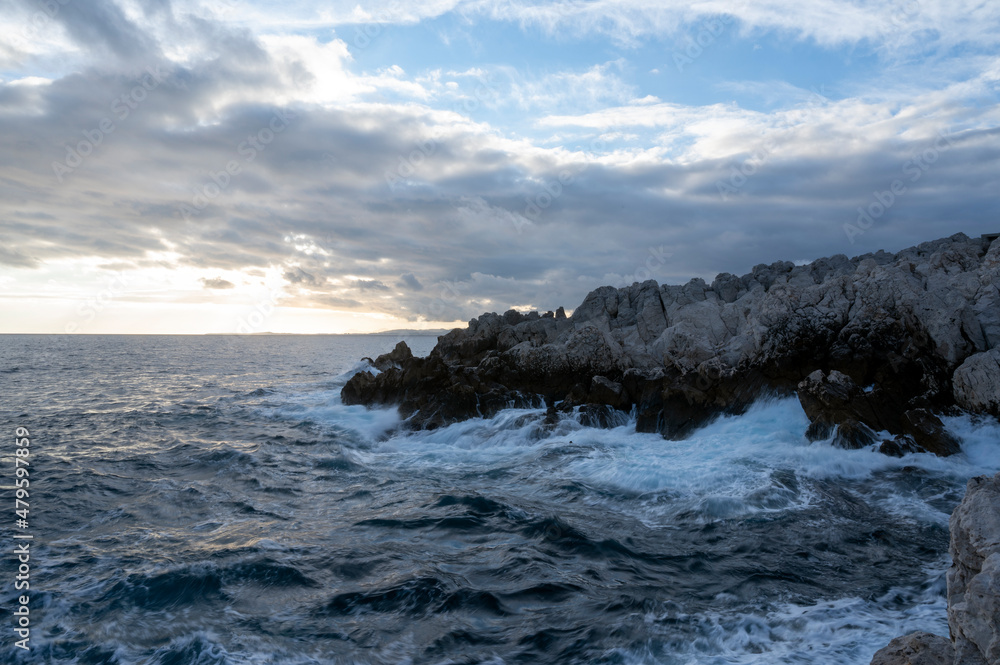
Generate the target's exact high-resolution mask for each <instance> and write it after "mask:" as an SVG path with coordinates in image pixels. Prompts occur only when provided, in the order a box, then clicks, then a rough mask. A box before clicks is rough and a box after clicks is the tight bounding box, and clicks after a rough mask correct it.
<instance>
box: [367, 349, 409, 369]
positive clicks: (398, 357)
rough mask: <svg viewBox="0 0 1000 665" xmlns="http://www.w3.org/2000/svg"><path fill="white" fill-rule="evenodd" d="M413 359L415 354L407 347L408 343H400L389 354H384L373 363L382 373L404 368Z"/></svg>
mask: <svg viewBox="0 0 1000 665" xmlns="http://www.w3.org/2000/svg"><path fill="white" fill-rule="evenodd" d="M412 357H413V352H412V351H410V347H408V346H407V345H406V342H399V343H398V344H396V348H394V349H393V350H392V351H390V352H389V353H383V354H382V355H380V356H379V357H378V358H376V359H375V361H374V362H373V363H372V364H373V365H374V366H375V367H377V368H378V369H379V370H381V371H383V372H384V371H386V370H388V369H392V368H397V369H398V368H400V367H402V366H403V363H405V362H406V361H407V360H409V359H411V358H412Z"/></svg>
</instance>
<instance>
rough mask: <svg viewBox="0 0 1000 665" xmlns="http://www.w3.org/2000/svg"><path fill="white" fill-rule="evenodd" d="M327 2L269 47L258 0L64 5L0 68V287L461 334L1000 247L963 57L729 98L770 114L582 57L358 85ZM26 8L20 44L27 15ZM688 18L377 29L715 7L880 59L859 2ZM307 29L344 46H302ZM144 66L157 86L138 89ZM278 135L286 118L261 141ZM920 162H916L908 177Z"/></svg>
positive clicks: (404, 75) (583, 6) (650, 26)
mask: <svg viewBox="0 0 1000 665" xmlns="http://www.w3.org/2000/svg"><path fill="white" fill-rule="evenodd" d="M348 4H350V6H348ZM348 4H344V5H336V6H335V7H333V8H332V9H331V10H330V11H331V12H332V13H331V14H330V15H329V16H326V17H325V18H324V17H323V16H319V15H317V14H316V13H315V12H312V10H309V11H308V12H307V11H306V10H301V11H303V12H305V13H306V14H308V15H305V14H303V15H302V16H298V17H296V15H294V11H298V10H294V7H298V5H295V6H294V7H293V8H292V9H288V10H287V11H288V12H289V13H288V14H286V15H283V17H278V18H279V19H280V20H276V21H275V23H274V25H273V26H267V27H266V29H265V27H264V26H263V24H262V23H261V21H262V20H263V18H264V17H266V16H268V15H269V14H267V13H266V11H265V8H263V7H262V6H261V5H257V4H254V3H252V2H251V3H248V4H247V5H246V6H245V7H244V6H242V5H241V8H240V16H241V21H243V23H240V24H237V23H236V22H235V21H234V22H233V23H227V22H226V21H222V20H218V19H217V18H213V17H212V16H211V15H209V14H206V12H205V11H204V10H203V9H201V8H199V7H198V6H197V5H195V4H188V3H184V2H180V1H179V0H178V1H177V2H174V3H155V4H150V3H147V4H129V5H114V4H113V3H109V2H102V3H98V4H95V5H93V6H88V7H82V6H81V9H79V10H78V11H79V12H84V13H85V14H86V15H85V16H84V15H83V14H80V15H79V16H80V17H81V20H80V24H79V25H74V26H70V25H69V23H68V21H69V20H70V18H71V14H70V13H68V12H67V14H66V15H65V16H62V17H61V18H59V22H53V23H51V24H50V28H52V30H51V31H50V33H47V34H46V35H44V36H43V37H44V39H42V40H41V41H40V42H38V43H37V44H35V45H34V46H32V45H28V44H25V43H22V42H17V43H16V45H15V46H12V47H10V48H9V49H7V51H5V52H4V53H0V58H4V59H5V60H4V62H5V63H11V64H10V65H9V66H11V67H13V69H12V70H11V71H12V72H13V73H14V76H13V77H12V78H11V79H9V80H3V81H0V116H2V120H0V265H2V266H3V268H2V272H0V278H9V279H10V280H11V282H10V283H6V282H5V288H8V289H9V288H11V285H13V288H15V289H20V290H23V291H31V292H38V293H53V292H55V291H46V289H54V287H53V286H52V285H51V284H53V283H56V282H57V281H58V275H59V274H60V273H59V270H62V269H65V267H66V266H77V267H79V266H84V267H89V266H122V267H123V269H124V267H126V266H134V270H135V271H136V272H141V271H164V272H169V271H191V275H189V276H188V277H186V280H187V281H186V284H187V286H186V287H185V288H187V289H188V290H190V286H191V283H192V282H193V281H194V280H195V279H197V275H204V274H224V275H226V276H227V277H228V278H229V279H222V278H221V277H216V278H214V279H209V278H201V279H202V282H201V283H202V285H203V286H204V289H209V290H220V289H226V290H231V291H232V293H229V294H225V295H226V297H227V298H228V297H233V298H235V297H237V296H238V295H240V293H241V292H242V290H243V287H242V286H241V287H240V288H236V287H235V286H234V284H235V283H241V284H242V283H243V281H242V280H241V279H237V278H235V277H233V275H234V274H236V275H245V276H247V277H254V278H258V279H255V280H254V283H255V284H256V283H257V282H258V281H260V282H264V281H267V282H268V286H269V288H270V287H273V288H275V289H278V290H283V292H282V306H285V305H288V306H297V307H303V308H327V309H334V310H337V311H350V312H375V313H378V314H382V315H386V316H387V317H400V318H405V319H408V320H410V321H418V320H428V321H454V320H462V319H468V318H471V317H472V316H476V315H478V314H479V313H481V312H482V311H487V310H493V311H503V310H505V309H507V308H509V307H510V306H511V305H515V304H517V305H525V306H527V305H531V306H535V307H539V308H542V309H555V308H556V307H558V306H560V305H561V306H565V307H568V308H572V307H575V306H576V305H577V304H578V303H579V302H580V301H581V300H582V298H583V296H584V295H585V294H586V293H587V292H588V291H589V290H591V289H592V288H594V287H596V286H598V285H600V284H603V283H608V282H621V283H629V282H630V281H634V280H640V281H641V280H642V279H643V278H648V277H651V278H654V279H658V280H660V281H686V280H687V279H689V278H690V277H692V276H695V275H697V276H702V277H707V278H711V277H713V276H714V274H715V273H717V272H722V271H730V272H741V271H744V270H748V269H749V268H751V267H752V266H753V265H754V264H756V263H762V262H767V263H769V262H772V261H774V260H778V259H785V258H793V257H794V258H802V257H806V258H815V257H818V256H821V255H826V254H831V253H838V252H844V253H848V254H856V253H862V252H864V251H869V250H874V249H878V248H881V247H886V248H889V249H892V248H900V247H903V246H905V245H907V244H912V243H915V242H919V241H922V240H926V239H928V238H930V237H936V236H941V235H948V234H950V233H952V232H954V231H959V230H963V231H966V232H968V233H971V234H977V233H982V232H987V231H992V230H995V228H994V227H995V225H996V222H995V220H996V218H997V214H998V213H1000V209H998V203H997V201H996V197H995V196H994V195H993V194H992V193H993V192H995V191H997V189H998V186H1000V182H998V179H1000V176H998V174H997V173H996V168H995V165H996V163H997V162H998V159H1000V131H998V130H997V127H998V126H1000V111H998V110H997V108H998V107H997V105H996V103H995V102H996V96H997V81H998V80H1000V75H998V73H997V72H1000V64H998V63H1000V60H998V59H997V58H996V57H995V56H989V55H982V54H980V55H975V56H974V57H969V58H963V59H962V60H961V63H962V66H963V69H962V70H961V72H962V74H961V76H957V75H954V74H949V73H948V71H947V67H945V66H944V65H943V64H934V63H931V64H930V65H926V66H925V65H923V64H921V65H920V66H915V67H912V68H908V67H906V66H903V65H900V66H899V67H892V68H887V69H886V71H885V72H884V73H883V74H879V75H872V76H870V77H869V78H863V77H862V78H861V79H859V80H854V81H852V82H850V83H849V84H843V85H840V86H838V88H837V94H832V92H831V93H830V94H826V93H824V92H823V91H822V90H821V91H820V92H819V93H818V94H812V92H813V91H809V90H805V89H803V88H801V87H799V86H797V85H794V84H792V83H790V82H783V81H780V80H776V81H775V82H766V84H762V83H761V82H759V81H758V82H754V81H730V82H729V83H728V84H726V86H725V87H723V88H721V89H722V90H723V92H725V94H727V95H729V94H735V95H738V96H739V97H740V98H741V100H742V101H743V102H747V100H752V101H756V100H758V99H763V100H764V101H765V102H766V104H767V105H768V109H767V110H762V109H761V108H760V107H759V105H757V104H749V103H739V102H737V101H732V102H727V103H697V104H696V103H682V101H679V100H678V99H670V98H669V96H668V94H667V93H666V92H664V91H662V90H654V92H657V94H658V95H659V96H653V95H651V94H646V93H647V92H648V91H647V90H646V89H644V88H643V86H642V85H641V84H640V83H639V82H638V80H637V79H636V78H635V77H634V72H633V71H632V70H633V68H634V66H635V65H634V63H632V62H630V60H629V59H628V58H618V57H617V56H615V59H609V57H608V56H605V55H603V53H602V54H598V56H599V58H600V59H599V61H598V62H586V61H583V60H581V61H578V62H577V64H576V65H575V66H573V65H565V64H564V63H560V64H559V65H553V66H552V67H550V68H545V69H542V70H538V71H527V70H525V69H524V68H520V69H517V68H514V67H513V66H512V65H510V63H509V62H508V63H495V64H482V65H481V66H479V67H478V68H472V69H468V68H464V67H462V68H458V67H454V66H441V67H437V66H435V67H433V68H430V69H425V70H420V69H419V68H417V67H416V66H409V65H408V63H403V65H407V66H393V65H385V66H381V64H380V65H378V66H373V69H372V71H362V68H361V67H360V66H359V65H358V63H357V62H356V60H355V57H356V53H357V47H356V46H355V45H354V44H353V43H352V40H353V34H354V33H353V31H352V30H351V29H349V28H348V27H343V26H345V23H344V22H345V21H347V20H349V19H350V18H351V16H352V12H353V11H354V10H353V7H354V4H351V3H348ZM71 5H74V6H75V3H71ZM18 6H19V7H20V9H21V13H20V14H16V13H15V15H13V16H14V19H13V20H14V21H15V27H16V26H19V25H22V24H21V23H17V21H22V23H23V20H24V16H25V15H26V14H25V12H26V11H27V9H25V8H30V7H35V5H25V4H22V5H18ZM69 6H70V5H67V6H66V7H69ZM380 6H382V5H366V9H365V11H367V12H369V13H370V14H366V15H364V16H361V15H353V16H354V18H353V20H355V21H362V22H363V21H369V20H373V17H375V16H378V11H379V7H380ZM385 6H388V5H385ZM123 7H125V8H124V9H123ZM687 7H688V5H686V4H685V5H684V7H683V8H682V6H681V4H679V3H676V2H668V3H659V4H657V3H652V2H638V0H636V1H632V0H629V1H627V2H618V3H611V2H608V1H605V0H596V1H595V2H589V3H556V4H553V3H542V4H538V3H535V4H533V5H530V4H527V3H516V2H514V3H486V2H441V3H438V4H435V5H434V6H433V7H430V8H427V9H424V8H423V7H422V6H417V5H413V6H407V7H403V8H402V9H399V10H398V11H399V12H400V13H396V14H391V15H389V14H387V15H386V16H385V17H383V18H384V20H385V21H386V23H384V24H382V23H380V24H379V25H380V26H382V28H380V29H386V30H387V29H388V27H389V22H397V23H406V22H410V21H415V20H418V19H419V18H420V17H421V16H423V15H430V14H432V13H434V12H438V13H440V12H445V11H456V12H459V13H460V14H461V16H462V17H464V18H466V19H467V20H468V21H470V22H472V23H473V24H479V23H483V24H487V23H488V22H489V21H491V20H502V21H513V22H517V23H519V24H523V25H525V26H543V27H545V29H551V30H553V31H556V30H558V31H559V34H561V35H562V39H566V40H571V39H573V38H575V37H576V36H578V34H579V33H578V32H574V31H576V30H577V29H579V30H581V31H584V32H591V33H595V34H611V33H614V35H615V39H616V40H618V41H619V42H621V43H625V42H629V43H633V42H635V41H636V40H639V41H641V40H642V39H647V38H652V37H653V35H654V33H655V31H656V30H659V29H663V30H670V31H673V32H671V33H670V34H674V33H677V31H683V30H685V29H686V26H689V25H692V24H694V25H696V24H697V21H698V20H701V18H702V17H705V16H712V15H718V14H719V13H722V12H724V11H730V12H732V13H734V14H735V15H736V16H738V17H739V18H740V24H739V26H740V27H739V30H744V31H753V30H778V31H785V32H787V33H788V34H791V35H793V36H794V37H795V38H796V39H800V38H801V39H813V40H816V42H817V43H820V44H826V43H831V44H833V43H837V44H840V43H861V42H866V40H879V39H881V40H882V43H885V44H889V43H890V41H891V40H890V37H888V36H883V37H879V34H880V33H878V31H877V30H875V29H874V28H872V26H871V25H870V21H871V19H872V17H874V16H876V15H879V12H880V11H882V10H879V9H878V8H877V7H876V6H875V5H874V4H872V3H861V4H858V5H852V6H850V7H847V8H844V7H846V6H842V5H840V4H837V5H834V4H832V3H825V2H821V3H820V4H819V5H815V6H814V8H815V9H816V11H817V12H818V13H817V14H816V16H815V17H814V16H810V15H807V14H808V13H807V12H805V10H801V9H798V8H796V7H793V6H792V5H790V4H783V3H781V2H777V1H776V0H775V1H771V2H765V3H757V4H755V5H753V6H750V5H749V4H743V5H733V6H723V5H720V4H718V3H712V2H706V3H700V4H698V5H696V6H694V7H690V8H687ZM834 7H836V8H837V12H840V13H837V12H835V11H834ZM920 7H921V14H920V16H918V17H915V18H914V19H913V20H914V21H917V22H918V23H915V24H914V26H917V25H922V24H921V23H919V22H920V21H925V20H929V18H928V17H934V20H936V21H937V22H938V23H940V29H941V30H942V34H945V33H947V34H949V35H950V34H952V31H953V30H954V25H955V23H956V22H958V23H962V22H965V21H966V18H963V17H958V16H952V15H951V14H946V13H945V12H944V10H943V9H942V5H939V4H936V3H931V2H929V0H928V1H926V2H922V3H921V5H920ZM961 7H965V8H966V9H969V12H970V14H971V15H973V16H976V17H978V19H979V21H980V23H981V25H980V26H979V27H977V28H976V30H974V31H972V32H970V34H969V35H968V36H967V39H968V40H969V41H970V42H973V41H977V40H984V39H986V37H985V36H984V34H983V33H982V30H980V29H979V28H982V27H983V26H990V25H994V24H995V23H996V14H1000V12H993V13H984V12H985V11H986V10H984V9H983V8H982V7H980V6H978V5H977V6H976V7H971V6H969V7H966V6H965V5H961ZM293 10H294V11H293ZM267 11H271V10H267ZM281 11H286V10H281ZM359 11H360V10H359ZM310 12H311V13H310ZM337 12H341V13H340V14H338V13H337ZM422 12H423V13H422ZM925 15H926V17H925ZM72 16H77V14H72ZM105 19H106V21H105V22H104V23H101V24H100V25H99V23H100V21H102V20H105ZM380 20H382V19H380ZM53 21H54V19H53ZM282 21H285V22H284V23H283V22H282ZM295 21H300V22H299V23H296V22H295ZM293 25H294V26H297V27H296V29H295V31H292V30H291V29H290V28H288V26H293ZM317 25H337V26H341V27H340V28H338V30H336V31H335V32H333V33H332V34H331V33H329V32H328V31H327V32H326V33H324V34H321V35H320V36H319V37H317V36H316V35H317V34H319V33H318V32H315V31H311V30H305V29H304V28H303V26H311V27H315V26H317ZM362 25H363V23H362ZM983 30H985V28H983ZM293 33H294V34H293ZM893 39H895V38H893ZM937 39H938V41H939V42H941V40H944V39H945V37H940V38H937ZM887 40H890V41H887ZM12 43H13V42H12ZM91 43H93V46H91V45H90V44H91ZM866 43H867V42H866ZM977 43H979V42H977ZM893 48H895V47H893ZM32 49H35V50H32ZM39 49H40V50H39ZM15 51H16V52H15ZM63 58H65V59H66V60H65V61H66V62H68V63H70V64H69V65H65V64H63V65H59V66H57V65H56V64H54V63H58V62H62V59H63ZM358 59H359V60H360V59H361V58H360V57H359V58H358ZM452 64H454V63H452ZM140 65H141V66H140ZM147 65H148V66H149V67H152V68H153V69H154V71H157V72H158V75H157V78H156V80H157V81H158V83H157V85H155V86H152V87H151V89H149V87H148V86H147V89H145V90H144V91H141V94H140V93H135V92H134V91H135V90H137V86H139V87H142V81H143V80H144V78H143V77H145V76H147V75H148V73H147V72H144V68H145V67H146V66H147ZM60 67H65V69H60ZM644 69H645V66H644ZM666 75H667V73H666V72H665V73H664V76H666ZM145 80H146V81H147V83H148V84H149V85H150V86H151V83H150V82H151V81H152V79H148V78H146V79H145ZM450 83H455V84H456V85H454V86H451V85H449V84H450ZM668 92H669V91H668ZM136 94H139V96H141V97H142V99H136V98H135V95H136ZM467 102H468V104H466V103H467ZM472 102H475V104H473V103H472ZM470 109H471V110H470ZM126 110H127V113H124V111H126ZM289 113H290V115H289ZM277 114H285V115H287V116H288V117H289V118H290V121H289V122H288V123H287V126H284V127H282V129H281V130H280V131H277V130H276V129H275V128H276V127H277V125H273V124H272V122H273V120H274V118H276V117H277ZM109 123H110V124H109ZM942 131H944V132H947V133H948V138H947V140H946V142H945V144H942V143H940V141H941V138H940V135H939V132H942ZM944 145H947V147H946V148H944V147H942V146H944ZM935 146H938V147H935ZM84 153H86V154H84ZM927 156H932V157H933V162H929V159H930V157H927ZM915 159H923V160H924V161H922V162H920V164H926V166H927V168H926V169H924V168H923V167H922V166H917V173H919V176H920V177H919V178H918V179H917V180H910V178H911V177H912V174H911V173H912V168H913V166H914V165H915V164H916V162H915V161H914V160H915ZM59 165H62V167H63V168H66V169H69V170H68V172H60V170H59V169H58V168H56V167H57V166H59ZM908 165H909V169H910V171H911V173H907V168H908ZM904 178H905V179H906V188H907V191H906V193H905V195H902V196H900V197H898V201H897V202H896V203H895V204H894V205H893V206H892V208H891V210H889V211H888V213H886V214H885V215H884V216H882V217H880V218H879V219H878V220H876V221H875V223H874V224H873V225H872V226H871V228H870V229H868V230H867V231H866V233H865V234H864V235H862V236H859V237H855V238H853V240H854V244H852V242H851V240H852V238H850V237H848V235H847V234H846V233H845V231H844V226H845V224H849V223H853V222H854V221H855V220H856V219H857V217H858V212H857V208H858V207H859V206H867V205H868V204H869V203H870V202H871V201H872V200H873V196H874V195H875V194H877V193H880V192H882V191H884V190H887V189H888V188H889V187H890V186H891V184H892V183H893V181H894V180H896V179H904ZM195 202H197V205H195ZM202 203H203V204H204V205H201V204H202ZM668 255H669V256H668ZM231 271H236V272H235V273H234V272H231ZM185 274H187V273H185ZM53 275H55V276H56V277H53ZM418 276H419V279H418ZM231 280H232V281H231ZM165 297H166V296H165ZM171 297H177V298H182V297H187V296H186V295H177V294H176V293H175V294H174V295H173V296H171ZM197 297H199V298H202V299H208V298H209V297H222V294H218V295H211V294H206V293H204V292H203V290H201V291H199V292H198V296H197ZM125 299H126V298H125V297H123V298H122V300H123V301H124V300H125Z"/></svg>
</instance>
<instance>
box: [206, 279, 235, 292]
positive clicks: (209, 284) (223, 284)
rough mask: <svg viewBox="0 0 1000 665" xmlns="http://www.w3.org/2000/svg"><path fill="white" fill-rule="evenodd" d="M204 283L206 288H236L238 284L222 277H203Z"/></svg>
mask: <svg viewBox="0 0 1000 665" xmlns="http://www.w3.org/2000/svg"><path fill="white" fill-rule="evenodd" d="M198 281H200V282H201V283H202V284H204V285H205V288H206V289H234V288H236V285H235V284H233V283H232V282H230V281H227V280H225V279H222V278H221V277H213V278H211V279H206V278H204V277H202V278H201V279H200V280H198Z"/></svg>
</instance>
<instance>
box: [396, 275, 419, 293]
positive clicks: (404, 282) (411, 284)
mask: <svg viewBox="0 0 1000 665" xmlns="http://www.w3.org/2000/svg"><path fill="white" fill-rule="evenodd" d="M396 284H397V286H399V288H402V289H409V290H410V291H423V290H424V285H423V284H421V283H420V280H418V279H417V278H416V277H415V276H414V275H413V273H412V272H408V273H406V274H405V275H400V276H399V281H398V282H396Z"/></svg>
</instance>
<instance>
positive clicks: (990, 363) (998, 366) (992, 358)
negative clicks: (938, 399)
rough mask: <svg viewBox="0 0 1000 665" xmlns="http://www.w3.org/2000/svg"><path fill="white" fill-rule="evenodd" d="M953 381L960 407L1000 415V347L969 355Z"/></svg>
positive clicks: (956, 399)
mask: <svg viewBox="0 0 1000 665" xmlns="http://www.w3.org/2000/svg"><path fill="white" fill-rule="evenodd" d="M952 383H953V384H954V391H955V403H956V404H958V406H960V407H962V408H963V409H965V410H967V411H972V412H973V413H988V414H991V415H993V416H996V417H1000V347H998V348H994V349H991V350H990V351H987V352H984V353H977V354H976V355H974V356H970V357H969V358H967V359H966V360H965V362H964V363H962V365H961V366H960V367H959V368H958V369H957V370H955V375H954V377H953V378H952Z"/></svg>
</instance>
